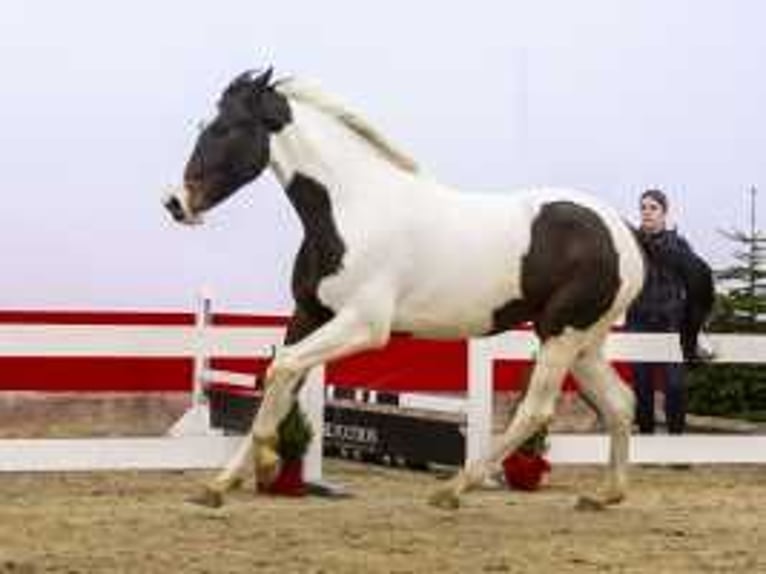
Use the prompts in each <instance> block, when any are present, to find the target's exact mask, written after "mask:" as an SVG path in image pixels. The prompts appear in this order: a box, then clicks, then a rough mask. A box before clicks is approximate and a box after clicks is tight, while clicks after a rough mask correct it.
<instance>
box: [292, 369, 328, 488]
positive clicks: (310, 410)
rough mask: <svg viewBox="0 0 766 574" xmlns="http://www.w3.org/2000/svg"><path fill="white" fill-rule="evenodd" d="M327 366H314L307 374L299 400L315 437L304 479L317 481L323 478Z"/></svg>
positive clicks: (304, 462)
mask: <svg viewBox="0 0 766 574" xmlns="http://www.w3.org/2000/svg"><path fill="white" fill-rule="evenodd" d="M324 383H325V367H324V365H321V366H318V367H314V368H313V369H311V370H310V371H309V373H308V375H307V376H306V381H305V382H304V383H303V388H302V389H301V391H300V393H298V402H299V403H300V406H301V408H302V409H303V412H305V413H306V416H307V417H308V419H309V422H310V423H311V428H312V429H313V430H314V437H313V438H312V439H311V444H310V445H309V449H308V452H307V453H306V457H305V458H304V459H303V480H305V481H306V482H316V481H319V480H321V479H322V439H323V438H324V401H325V388H324Z"/></svg>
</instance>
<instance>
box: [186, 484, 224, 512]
mask: <svg viewBox="0 0 766 574" xmlns="http://www.w3.org/2000/svg"><path fill="white" fill-rule="evenodd" d="M187 502H190V503H191V504H196V505H197V506H204V507H205V508H221V507H222V506H223V494H221V493H220V492H218V491H217V490H213V489H212V488H209V487H205V488H203V489H202V490H201V491H200V492H199V493H197V494H195V495H194V496H190V497H189V498H188V499H187Z"/></svg>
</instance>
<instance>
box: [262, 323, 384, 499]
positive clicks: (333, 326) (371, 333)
mask: <svg viewBox="0 0 766 574" xmlns="http://www.w3.org/2000/svg"><path fill="white" fill-rule="evenodd" d="M389 337H390V321H389V320H388V318H387V317H386V318H385V319H375V318H373V316H371V315H369V314H366V313H363V312H360V311H358V310H355V309H347V310H344V311H342V312H341V313H339V314H338V315H337V316H336V317H335V318H334V319H332V320H331V321H330V322H328V323H327V324H326V325H325V326H324V327H322V328H320V329H319V330H317V331H316V332H315V333H313V334H312V335H310V336H309V337H307V338H306V339H304V340H303V341H301V342H300V343H297V344H296V345H293V346H291V347H285V348H284V349H283V350H282V352H280V353H278V354H277V357H276V358H275V360H274V362H273V363H272V365H271V368H270V370H269V373H268V375H267V378H266V385H267V388H266V393H265V395H264V400H263V403H262V404H261V407H260V409H259V410H258V414H257V415H256V418H255V422H254V424H253V447H254V457H255V473H256V479H257V480H258V481H259V482H261V483H265V484H268V483H270V482H271V480H272V479H273V478H274V474H275V471H276V469H277V466H278V464H279V455H278V453H277V428H278V427H279V423H280V422H281V421H282V420H283V419H284V418H285V417H286V416H287V415H288V413H289V412H290V409H291V408H292V406H293V404H294V402H295V400H296V396H297V392H298V390H299V388H298V386H297V383H298V382H300V381H301V380H302V379H303V375H304V374H305V373H306V372H307V371H308V370H309V369H311V368H312V367H314V366H316V365H320V364H324V363H326V362H328V361H332V360H336V359H339V358H341V357H345V356H347V355H350V354H352V353H356V352H358V351H362V350H365V349H372V348H377V347H382V346H384V345H385V344H386V343H387V342H388V339H389Z"/></svg>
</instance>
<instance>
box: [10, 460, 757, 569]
mask: <svg viewBox="0 0 766 574" xmlns="http://www.w3.org/2000/svg"><path fill="white" fill-rule="evenodd" d="M326 474H327V476H328V478H330V479H333V480H335V481H336V482H339V483H342V484H344V485H345V486H347V487H349V488H350V489H351V491H352V492H353V493H354V496H353V497H352V498H350V499H342V500H327V499H319V498H304V499H284V498H282V499H276V498H266V497H258V498H255V497H253V496H252V495H251V493H250V492H249V491H246V490H242V491H240V492H238V493H236V494H235V495H233V496H232V497H230V499H229V503H228V504H227V506H225V507H224V508H223V509H220V510H207V509H201V508H198V507H194V506H191V505H189V504H187V503H185V502H184V497H185V496H186V495H188V494H189V493H190V492H193V491H194V490H195V488H196V487H197V486H198V483H199V481H200V479H201V478H203V476H204V475H203V474H201V473H191V472H189V473H103V474H79V475H75V474H69V475H47V476H42V475H31V474H26V475H4V476H0V497H1V499H2V503H1V505H0V573H2V574H10V573H14V574H17V573H37V572H59V573H67V574H75V573H91V572H92V573H121V572H130V573H136V574H137V573H154V572H157V573H162V574H171V573H176V572H178V573H186V572H193V573H203V572H205V573H211V574H212V573H228V572H231V573H234V572H242V573H245V572H247V573H254V572H257V573H272V572H274V573H277V572H286V573H292V572H307V573H308V572H311V573H317V574H318V573H327V574H332V573H349V574H350V573H353V574H358V573H377V572H388V573H394V572H396V573H408V572H411V573H420V572H422V573H439V574H447V573H452V572H455V573H457V572H460V573H473V572H529V573H545V572H550V573H553V572H556V573H566V572H577V573H581V572H584V573H587V572H621V573H632V572H651V573H663V572H672V573H680V572H690V573H691V572H694V573H699V572H722V573H723V572H726V573H729V572H747V573H755V572H766V468H764V467H749V468H747V467H738V468H732V467H727V468H714V467H697V468H694V469H692V470H685V471H684V470H671V469H660V468H637V469H635V470H634V473H633V489H632V495H631V498H630V499H629V500H628V501H627V502H626V503H625V504H624V505H623V506H621V507H619V508H613V509H610V510H608V511H606V512H584V511H577V510H574V508H573V502H574V500H575V497H576V494H577V493H578V492H580V489H584V488H586V487H587V486H589V485H594V484H596V483H597V481H598V479H599V476H600V474H599V470H598V469H595V468H574V467H559V468H555V469H554V473H553V475H552V477H551V481H550V484H549V486H548V487H547V488H545V489H544V490H541V491H538V492H535V493H516V492H513V493H512V492H509V491H507V490H495V491H483V492H477V493H474V494H472V495H470V496H468V497H467V498H466V499H465V500H464V504H463V507H462V508H460V509H459V510H457V511H454V512H451V511H443V510H438V509H434V508H431V507H429V506H428V505H427V504H426V503H425V499H426V496H427V494H428V493H429V492H430V491H431V489H433V488H434V486H436V485H437V484H438V481H437V479H436V478H435V477H434V475H433V474H427V473H418V472H411V471H404V470H397V469H389V468H381V467H370V466H364V465H361V464H359V463H354V462H347V461H332V460H331V461H328V463H327V467H326Z"/></svg>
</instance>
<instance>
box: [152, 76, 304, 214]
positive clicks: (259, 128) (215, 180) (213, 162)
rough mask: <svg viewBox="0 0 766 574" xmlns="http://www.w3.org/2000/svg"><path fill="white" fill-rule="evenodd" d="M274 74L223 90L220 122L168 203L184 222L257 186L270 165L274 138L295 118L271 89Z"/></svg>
mask: <svg viewBox="0 0 766 574" xmlns="http://www.w3.org/2000/svg"><path fill="white" fill-rule="evenodd" d="M271 74H272V70H271V68H269V69H268V70H266V71H265V72H263V73H260V74H253V73H251V72H246V73H244V74H242V75H240V76H238V77H237V78H236V79H234V81H233V82H231V84H229V86H228V87H227V88H226V89H225V90H224V92H223V95H222V96H221V99H220V100H219V102H218V113H217V115H216V117H215V118H214V119H213V121H212V122H210V123H209V124H208V125H206V126H205V127H204V128H203V129H202V131H201V132H200V134H199V136H198V137H197V142H196V144H195V145H194V150H193V151H192V154H191V157H190V158H189V161H188V162H187V164H186V169H185V171H184V186H183V190H181V191H180V192H179V193H173V194H171V195H170V196H169V197H168V198H167V199H166V200H165V207H166V208H167V209H168V211H170V214H171V215H172V216H173V219H175V220H176V221H178V222H180V223H197V222H199V221H200V215H201V214H202V213H203V212H205V211H207V210H208V209H210V208H212V207H214V206H215V205H217V204H219V203H220V202H222V201H223V200H224V199H226V198H227V197H229V196H230V195H232V194H233V193H234V192H235V191H237V190H238V189H239V188H240V187H242V186H243V185H245V184H247V183H249V182H251V181H253V180H254V179H255V178H257V177H258V176H259V175H260V174H261V173H262V172H263V170H264V169H265V167H266V165H267V164H268V163H269V141H270V137H271V134H273V133H275V132H278V131H279V130H280V129H282V127H283V126H284V125H285V124H287V123H288V122H289V121H290V119H291V113H290V106H289V104H288V103H287V99H286V98H285V97H284V96H283V95H281V94H280V93H278V92H277V91H276V90H275V89H274V86H273V85H272V84H271Z"/></svg>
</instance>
